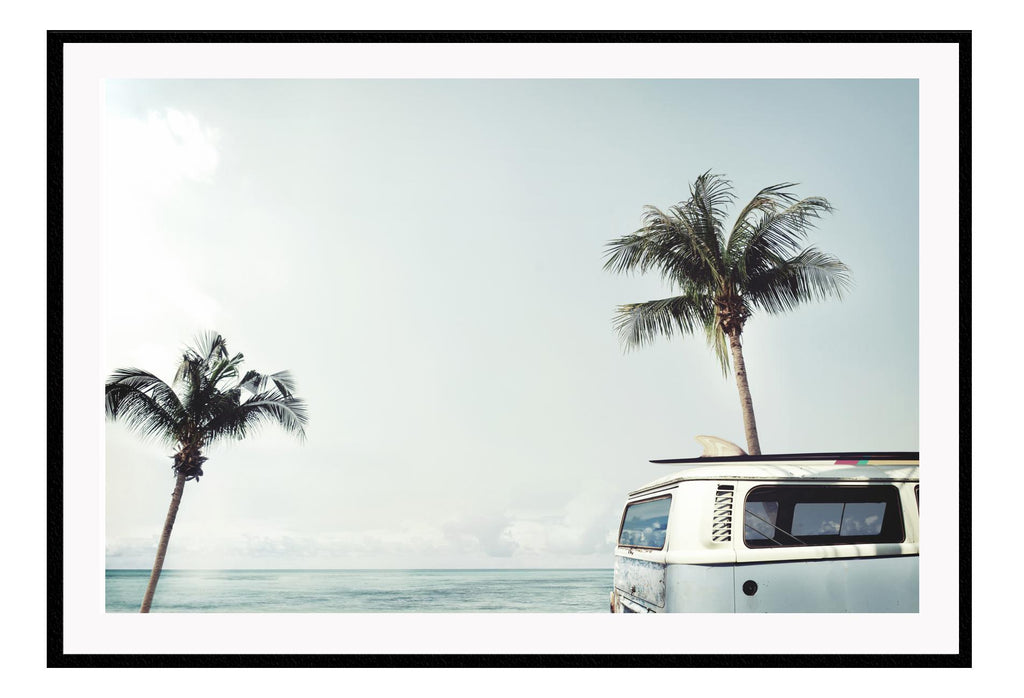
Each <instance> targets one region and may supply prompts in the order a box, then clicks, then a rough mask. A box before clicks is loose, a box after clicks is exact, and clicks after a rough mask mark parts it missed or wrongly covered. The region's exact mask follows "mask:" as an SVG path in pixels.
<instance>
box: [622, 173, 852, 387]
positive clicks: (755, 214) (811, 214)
mask: <svg viewBox="0 0 1024 698" xmlns="http://www.w3.org/2000/svg"><path fill="white" fill-rule="evenodd" d="M795 186H796V185H795V184H792V183H789V182H783V183H781V184H773V185H771V186H769V187H765V188H764V189H762V190H761V191H759V192H758V193H757V194H756V195H755V196H754V198H753V199H751V200H750V201H749V202H748V203H747V204H746V205H745V206H744V207H743V209H742V210H741V211H740V212H739V216H738V218H737V219H736V222H735V223H734V225H733V227H732V228H731V230H730V232H729V235H728V238H726V236H725V234H724V230H725V228H724V224H723V220H724V217H725V215H726V210H727V208H728V207H729V205H730V204H732V203H733V202H734V200H735V197H734V195H733V192H732V184H731V183H730V182H729V181H728V180H727V179H725V178H724V177H722V176H721V175H717V174H712V173H711V172H710V171H708V172H705V173H703V174H702V175H700V176H699V177H697V179H696V180H695V181H694V183H693V185H692V186H691V187H690V197H689V199H687V200H686V201H683V202H680V203H678V204H676V205H674V206H672V207H670V208H669V209H668V210H667V211H662V210H660V209H658V208H656V207H654V206H645V207H644V210H643V214H642V216H641V223H642V227H641V228H640V229H639V230H637V231H635V232H634V233H631V234H629V235H624V236H622V237H620V238H618V239H615V240H612V241H611V242H609V243H608V245H607V246H606V251H605V257H606V260H605V263H604V268H605V270H607V271H612V272H615V273H630V272H639V273H647V272H650V271H655V272H657V273H659V274H660V275H661V276H662V278H663V279H664V280H665V281H667V282H668V283H669V284H670V285H672V286H673V287H675V288H677V289H679V291H680V295H679V296H676V297H674V298H666V299H662V300H659V301H648V302H646V303H630V304H626V305H622V306H619V307H618V308H617V310H616V312H615V315H614V317H613V320H612V324H613V327H614V329H615V331H616V332H617V333H618V335H619V338H620V340H621V341H622V343H623V345H624V346H625V348H627V349H632V348H636V347H639V346H643V345H645V344H648V343H650V342H651V341H653V340H654V338H655V337H658V336H664V337H671V336H672V335H673V333H675V332H676V331H678V332H680V333H681V334H691V333H693V332H694V331H695V330H696V329H698V328H700V329H702V330H703V331H704V333H705V335H706V338H707V341H708V344H709V346H711V347H712V349H713V350H714V352H715V355H716V357H717V358H718V361H719V364H720V365H721V366H722V369H723V371H725V372H728V370H729V363H730V359H729V350H728V346H727V336H731V334H732V333H736V338H737V341H738V337H739V333H740V332H741V331H742V327H743V324H744V322H745V321H746V319H747V317H748V316H749V315H750V312H751V309H752V308H755V307H756V308H759V309H761V310H764V311H766V312H770V313H776V312H782V311H786V310H792V309H793V308H794V307H796V306H797V305H799V304H800V303H802V302H806V301H810V300H819V299H824V298H826V297H841V295H842V291H843V290H845V289H846V288H847V287H848V285H849V281H850V276H849V269H848V268H847V267H846V266H845V265H843V264H842V262H840V261H839V260H838V259H836V258H835V257H833V256H831V255H827V254H825V253H823V252H820V251H818V250H816V249H815V248H807V249H804V250H801V245H802V244H803V243H804V241H805V240H806V238H807V235H808V232H809V231H810V230H811V229H813V227H814V226H815V224H816V222H817V221H818V219H820V218H821V217H822V216H823V215H825V214H826V213H830V212H831V211H832V210H833V209H832V206H831V204H830V203H829V202H828V200H827V199H825V198H823V197H820V196H811V197H806V198H802V199H800V198H797V197H796V196H795V195H794V194H793V193H792V189H793V187H795Z"/></svg>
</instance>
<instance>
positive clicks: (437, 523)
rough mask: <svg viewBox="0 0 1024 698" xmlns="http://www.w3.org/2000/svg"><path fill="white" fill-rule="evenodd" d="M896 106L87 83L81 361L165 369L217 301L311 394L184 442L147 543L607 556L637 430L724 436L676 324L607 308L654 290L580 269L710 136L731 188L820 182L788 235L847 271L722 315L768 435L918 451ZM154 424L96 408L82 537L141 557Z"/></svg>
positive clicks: (445, 86) (680, 438)
mask: <svg viewBox="0 0 1024 698" xmlns="http://www.w3.org/2000/svg"><path fill="white" fill-rule="evenodd" d="M917 108H918V91H917V82H916V81H913V80H647V81H631V80H575V81H572V80H418V81H413V80H345V81H319V80H307V81H297V80H296V81H263V80H239V81H216V80H189V81H116V82H109V83H108V85H107V118H106V140H105V147H104V153H105V155H106V163H107V167H106V170H105V178H104V183H105V191H106V195H105V214H106V217H105V220H104V244H105V248H104V257H103V265H104V269H105V271H106V273H105V277H106V278H107V279H108V286H107V288H106V290H105V294H104V311H105V315H106V317H105V320H106V340H107V347H106V360H107V366H106V369H107V371H108V372H109V371H112V370H113V369H115V368H118V367H121V366H139V367H142V368H146V369H148V370H151V371H153V372H155V373H157V374H158V375H160V376H162V377H164V378H165V379H167V380H169V379H170V378H171V377H172V376H173V366H174V362H175V358H176V355H177V352H178V349H179V347H180V346H182V345H183V344H184V343H185V342H187V341H189V340H190V339H191V337H193V336H194V335H195V334H196V333H197V332H198V331H200V330H204V329H215V330H218V331H220V332H221V333H222V334H224V335H225V336H226V337H227V339H228V343H229V348H230V349H232V350H234V351H242V352H244V353H245V354H246V356H247V357H248V365H250V367H252V368H256V369H259V370H266V371H275V370H280V369H282V368H288V369H290V370H291V371H292V372H293V373H294V375H295V377H296V380H297V382H298V386H299V394H300V395H302V396H303V397H305V398H306V399H307V401H308V402H309V405H310V412H311V424H310V427H309V429H308V434H309V440H308V443H306V444H305V445H299V444H298V443H297V442H295V441H294V439H291V438H289V437H286V436H284V435H282V434H279V433H276V432H274V431H273V430H271V429H267V430H265V431H264V432H263V433H261V434H259V435H257V436H256V437H255V438H253V439H250V440H249V441H247V442H246V443H242V444H230V445H227V446H225V447H221V448H216V449H214V450H213V451H212V452H211V453H210V454H209V455H210V462H209V463H208V467H207V468H206V472H207V475H206V477H204V478H203V480H202V481H201V482H200V483H199V484H198V485H196V484H190V485H189V487H188V488H187V491H186V493H185V497H184V500H183V503H182V510H181V512H180V514H179V518H178V523H177V524H176V527H175V531H174V535H173V537H172V540H171V545H170V549H169V551H168V558H167V566H168V567H276V566H286V567H288V566H294V567H378V566H381V567H383V566H387V567H489V566H503V567H508V566H512V567H514V566H525V567H532V566H566V567H571V566H595V567H606V566H611V563H612V549H613V546H614V534H613V529H614V528H615V527H616V525H617V523H618V516H619V514H620V512H621V506H622V503H623V499H624V495H625V492H626V491H627V490H629V489H633V488H635V487H636V486H638V485H640V484H643V483H644V482H647V481H649V480H651V479H654V478H655V477H659V476H661V475H664V474H667V472H666V470H665V468H666V466H657V465H652V464H649V463H647V461H648V460H649V459H651V458H670V457H688V456H694V455H698V454H699V447H698V445H697V444H696V442H695V441H694V439H693V437H694V435H696V434H715V435H718V436H721V437H723V438H726V439H729V440H731V441H735V442H737V443H740V444H742V443H743V430H742V421H741V418H740V412H739V402H738V398H737V395H736V387H735V383H734V380H733V379H732V377H729V378H724V377H722V375H721V373H720V371H719V369H718V367H717V364H716V362H715V359H714V357H713V355H712V354H711V353H710V352H709V351H708V349H707V347H706V345H705V344H704V341H703V339H702V338H699V337H695V338H688V339H685V340H680V339H678V338H677V339H675V340H672V341H662V342H659V343H657V344H656V345H655V346H652V347H650V348H647V349H644V350H641V351H635V352H630V353H628V354H627V353H624V352H623V350H622V347H621V346H620V345H619V343H618V341H617V338H616V336H615V334H614V333H613V331H612V328H611V317H612V312H613V309H614V307H615V305H617V304H619V303H624V302H630V301H639V300H648V299H651V298H660V297H665V296H667V295H670V293H671V291H670V289H668V288H667V287H665V286H664V285H663V284H662V283H661V281H660V280H659V279H658V278H656V277H653V276H652V277H649V278H645V277H619V276H613V275H611V274H609V273H606V272H604V271H603V270H602V261H603V259H602V255H603V251H604V246H605V243H607V242H608V241H609V240H611V239H612V238H614V237H617V236H619V235H622V234H624V233H627V232H631V231H633V230H635V229H636V227H637V226H638V224H639V220H640V214H641V211H642V207H643V206H644V205H645V204H654V205H657V206H659V207H664V206H668V205H671V204H673V203H675V202H677V201H679V200H681V199H684V198H685V197H686V196H687V187H688V184H689V183H690V182H692V181H693V179H694V178H695V177H696V176H697V175H698V174H700V173H701V172H704V171H705V170H708V169H711V170H713V171H715V172H719V173H723V174H725V175H727V176H728V177H729V178H730V179H732V181H733V182H734V185H735V193H736V195H737V199H738V201H739V204H738V205H737V208H738V207H739V206H740V205H742V203H744V202H745V201H746V200H748V199H749V198H750V197H751V196H753V195H754V194H755V193H756V192H757V190H758V189H760V188H761V187H763V186H766V185H768V184H774V183H777V182H781V181H792V182H798V183H800V184H799V187H797V188H796V190H795V191H796V193H797V194H800V195H823V196H826V197H827V198H828V199H829V200H830V201H831V202H832V204H833V205H834V206H835V208H836V212H835V213H834V215H832V216H831V217H828V218H826V219H824V220H823V221H822V223H821V224H820V226H819V230H817V231H816V232H814V233H813V234H812V238H811V242H812V243H813V244H815V245H817V246H819V247H821V248H823V249H825V250H827V251H829V252H832V253H834V254H836V255H837V256H838V257H840V258H841V259H842V260H843V261H844V262H845V263H846V264H847V265H848V266H849V267H850V268H851V269H852V270H853V276H854V286H853V288H852V290H851V292H850V293H849V295H848V297H847V298H846V299H845V300H844V301H843V302H831V303H827V304H814V305H808V306H804V307H803V308H801V309H799V310H797V311H796V312H793V313H791V314H789V315H784V316H776V317H766V316H760V315H758V316H754V317H753V318H752V319H751V320H750V321H749V323H748V325H747V329H746V332H745V347H744V351H745V356H746V361H747V367H748V371H749V377H750V384H751V391H752V395H753V400H754V407H755V410H756V412H757V418H758V426H759V429H760V438H761V445H762V448H763V450H764V451H765V452H793V451H826V450H857V449H897V450H916V449H917V448H918V397H917V396H918V378H917V377H918V340H917V337H918V300H919V298H918V113H917ZM730 221H731V219H730ZM168 453H169V451H168V449H166V448H163V447H161V446H158V445H153V444H145V443H141V442H140V441H139V440H138V439H137V438H136V437H134V436H133V435H130V434H128V433H127V432H126V431H125V430H124V429H123V428H122V427H121V426H120V425H111V426H108V428H107V475H108V477H107V524H106V531H107V564H108V566H109V567H149V566H150V565H151V564H152V554H153V550H154V549H155V544H156V537H157V535H158V534H159V531H160V527H161V525H162V522H163V517H164V515H165V513H166V506H167V503H168V497H169V492H170V487H171V479H170V468H169V466H170V460H169V459H168V458H167V457H166V456H167V455H168Z"/></svg>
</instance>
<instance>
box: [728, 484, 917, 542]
mask: <svg viewBox="0 0 1024 698" xmlns="http://www.w3.org/2000/svg"><path fill="white" fill-rule="evenodd" d="M903 540H904V533H903V516H902V512H901V510H900V498H899V491H898V490H897V489H896V488H895V487H892V486H891V485H869V486H835V485H833V486H827V485H825V486H807V485H800V486H793V485H790V486H782V485H780V486H769V487H757V488H755V489H753V490H751V492H750V494H748V495H747V501H746V504H745V506H744V512H743V542H744V543H745V544H746V545H747V547H748V548H773V547H793V546H798V545H847V544H852V543H902V542H903Z"/></svg>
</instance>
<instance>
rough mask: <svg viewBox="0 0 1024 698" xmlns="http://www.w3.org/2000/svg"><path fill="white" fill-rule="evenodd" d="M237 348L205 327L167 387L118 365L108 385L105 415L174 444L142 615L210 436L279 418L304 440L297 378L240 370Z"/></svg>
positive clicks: (234, 434)
mask: <svg viewBox="0 0 1024 698" xmlns="http://www.w3.org/2000/svg"><path fill="white" fill-rule="evenodd" d="M242 359H243V356H242V354H235V355H234V356H230V355H229V354H228V348H227V343H226V342H225V340H224V338H223V337H221V336H220V335H219V334H217V333H215V332H211V333H207V334H204V335H202V336H200V337H199V338H197V340H196V342H195V346H193V347H188V348H186V349H185V352H184V354H183V355H182V359H181V363H180V364H179V365H178V370H177V373H176V374H175V376H174V381H173V385H175V386H180V387H181V392H180V394H179V393H176V392H175V391H174V389H173V388H172V387H171V386H170V385H168V384H167V383H165V382H164V381H162V380H160V379H159V378H157V377H156V376H154V375H153V374H152V373H148V372H146V371H143V370H141V369H138V368H122V369H118V370H116V371H115V372H114V373H113V374H112V375H111V376H110V378H109V379H108V380H107V384H106V399H105V402H106V414H107V418H108V419H111V420H120V421H122V422H123V423H124V424H126V425H127V426H128V428H129V429H131V430H133V431H135V432H137V433H139V434H141V435H142V436H144V437H151V438H155V439H158V440H160V441H162V442H164V443H166V444H168V445H170V446H173V447H174V448H175V449H176V450H175V452H174V455H173V456H172V458H173V460H174V463H173V464H172V466H171V468H172V472H173V473H174V476H175V485H174V492H173V493H172V495H171V505H170V508H169V509H168V511H167V518H166V519H165V520H164V528H163V533H162V534H161V536H160V543H159V545H158V546H157V552H156V560H155V561H154V563H153V571H152V573H151V574H150V577H149V584H148V586H147V587H146V594H145V596H144V597H143V600H142V609H141V612H142V613H148V612H149V608H150V606H151V604H152V602H153V593H154V592H155V591H156V585H157V581H158V580H159V579H160V571H161V569H163V564H164V556H165V555H166V554H167V543H168V541H169V540H170V537H171V529H172V528H173V526H174V520H175V518H176V517H177V515H178V506H179V505H180V504H181V495H182V492H183V491H184V488H185V482H186V481H188V480H196V481H198V480H199V478H200V477H201V476H202V475H203V468H202V466H203V463H205V462H206V457H205V456H204V455H203V451H204V450H205V449H206V448H208V447H209V446H210V445H211V444H213V443H214V442H216V441H221V440H227V439H243V438H245V437H246V436H247V435H249V433H250V432H251V431H252V429H253V428H254V427H256V426H258V425H260V424H262V423H268V422H269V423H274V424H278V425H279V426H281V427H282V428H284V429H285V430H286V431H289V432H292V433H295V434H296V435H298V436H299V438H300V439H304V438H305V431H304V429H303V425H305V424H306V422H307V415H306V405H305V403H304V402H303V401H302V400H300V399H299V398H297V397H295V396H294V395H293V391H294V390H295V383H294V381H293V380H292V378H291V376H290V374H289V373H288V372H287V371H281V372H279V373H273V374H269V375H264V374H261V373H257V372H256V371H248V372H246V373H245V374H244V375H243V374H240V371H239V367H240V366H241V363H242Z"/></svg>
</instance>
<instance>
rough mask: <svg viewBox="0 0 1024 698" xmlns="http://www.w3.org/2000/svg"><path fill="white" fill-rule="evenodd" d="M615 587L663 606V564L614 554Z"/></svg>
mask: <svg viewBox="0 0 1024 698" xmlns="http://www.w3.org/2000/svg"><path fill="white" fill-rule="evenodd" d="M615 588H616V589H618V590H619V591H622V592H625V593H626V594H629V595H630V596H634V597H636V598H638V599H642V600H644V601H646V602H647V603H651V604H654V605H655V606H659V607H662V608H664V606H665V564H664V563H659V562H650V561H648V560H631V559H629V558H624V557H619V556H616V557H615Z"/></svg>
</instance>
